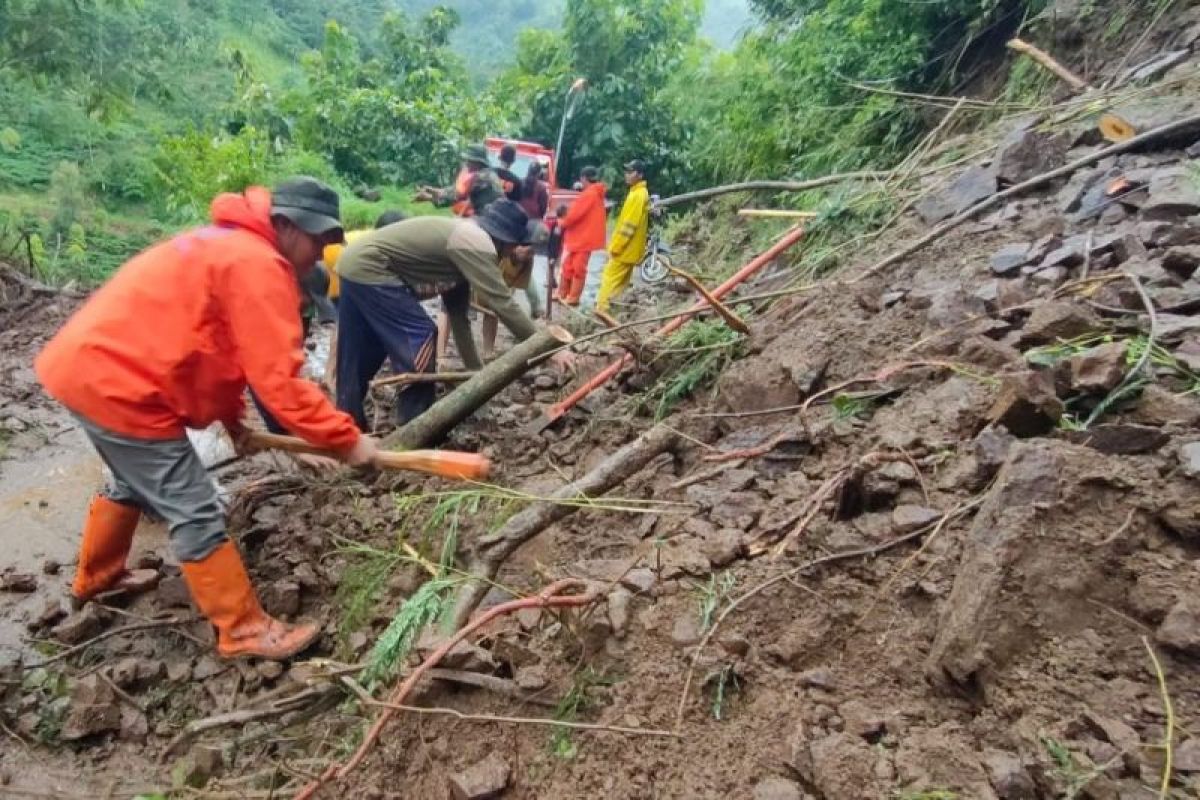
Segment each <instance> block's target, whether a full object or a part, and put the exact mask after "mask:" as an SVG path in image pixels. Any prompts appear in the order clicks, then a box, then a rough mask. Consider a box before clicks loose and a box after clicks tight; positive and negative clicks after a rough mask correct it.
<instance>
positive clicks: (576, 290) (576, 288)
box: [566, 273, 587, 306]
mask: <svg viewBox="0 0 1200 800" xmlns="http://www.w3.org/2000/svg"><path fill="white" fill-rule="evenodd" d="M586 284H587V273H584V274H583V275H576V276H575V277H574V278H572V279H571V293H570V294H568V295H567V299H566V303H567V305H569V306H577V305H579V301H580V300H582V299H583V287H584V286H585V285H586Z"/></svg>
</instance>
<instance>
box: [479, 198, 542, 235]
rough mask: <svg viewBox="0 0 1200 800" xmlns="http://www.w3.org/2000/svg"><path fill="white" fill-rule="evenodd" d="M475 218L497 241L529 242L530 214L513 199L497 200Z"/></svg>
mask: <svg viewBox="0 0 1200 800" xmlns="http://www.w3.org/2000/svg"><path fill="white" fill-rule="evenodd" d="M474 220H475V222H476V224H478V225H479V227H481V228H483V229H484V230H485V231H487V233H488V235H489V236H491V237H492V238H493V239H495V240H496V241H499V242H504V243H506V244H529V216H528V215H527V214H526V213H525V211H524V209H522V208H521V207H520V206H519V205H517V204H516V203H514V202H513V201H512V200H497V201H496V202H494V203H492V204H491V205H489V206H488V207H487V208H485V209H484V210H483V213H481V214H480V215H479V216H477V217H474Z"/></svg>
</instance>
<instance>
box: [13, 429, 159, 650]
mask: <svg viewBox="0 0 1200 800" xmlns="http://www.w3.org/2000/svg"><path fill="white" fill-rule="evenodd" d="M103 485H104V467H103V465H102V464H101V462H100V458H99V456H97V455H96V453H95V451H94V450H93V449H92V447H91V445H90V444H89V443H88V440H87V437H86V436H84V434H83V431H82V430H80V429H79V428H77V427H76V428H72V429H71V430H70V431H68V432H67V433H64V434H63V435H62V436H59V437H57V439H56V440H55V441H54V442H53V443H52V444H50V445H47V446H46V447H44V448H42V449H40V450H38V451H36V452H34V453H31V454H28V455H24V456H20V457H18V458H15V459H11V460H6V461H0V552H3V553H4V558H3V559H0V564H2V565H3V566H5V567H12V568H14V569H15V570H16V571H18V572H28V573H32V574H34V575H36V576H37V580H38V589H37V591H36V592H33V593H31V594H26V595H22V594H13V593H7V592H6V593H3V594H0V650H14V649H15V650H21V651H25V652H26V653H28V652H29V648H28V646H27V645H26V644H25V643H24V642H23V639H24V637H25V636H26V635H27V631H26V630H25V626H24V622H25V620H26V619H28V618H29V617H32V616H34V615H37V614H39V613H40V612H41V611H42V609H43V608H44V607H45V605H46V602H47V600H48V599H50V598H54V597H60V598H63V599H64V600H65V598H66V596H67V588H68V586H69V584H70V581H71V578H72V576H73V575H74V573H75V569H74V566H73V564H74V561H75V557H76V553H77V552H78V548H79V537H80V532H81V531H82V528H83V519H84V515H85V514H86V513H87V508H88V504H89V503H90V502H91V499H92V496H93V495H95V493H96V492H97V491H98V490H99V489H100V488H101V487H102V486H103ZM133 547H134V552H135V553H137V552H139V551H140V550H144V549H153V550H155V551H156V552H159V553H161V554H162V555H164V556H166V555H168V548H167V531H166V528H165V526H164V525H162V524H161V523H155V522H150V521H148V520H146V519H144V518H143V520H142V522H141V524H140V525H139V526H138V530H137V534H136V535H135V538H134V545H133ZM49 559H53V560H54V561H57V562H58V563H59V564H61V565H63V566H62V569H61V570H59V573H58V574H57V575H45V574H43V572H42V566H43V564H44V563H45V562H46V561H47V560H49Z"/></svg>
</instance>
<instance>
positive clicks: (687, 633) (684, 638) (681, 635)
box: [671, 610, 703, 647]
mask: <svg viewBox="0 0 1200 800" xmlns="http://www.w3.org/2000/svg"><path fill="white" fill-rule="evenodd" d="M702 636H703V634H702V632H701V630H700V620H698V619H697V618H696V613H695V612H694V611H691V610H688V611H685V612H684V613H683V614H680V615H679V616H678V617H676V618H675V624H674V625H672V626H671V641H672V642H673V643H674V644H675V645H676V646H677V647H691V646H692V645H694V644H696V643H697V642H699V641H700V638H701V637H702Z"/></svg>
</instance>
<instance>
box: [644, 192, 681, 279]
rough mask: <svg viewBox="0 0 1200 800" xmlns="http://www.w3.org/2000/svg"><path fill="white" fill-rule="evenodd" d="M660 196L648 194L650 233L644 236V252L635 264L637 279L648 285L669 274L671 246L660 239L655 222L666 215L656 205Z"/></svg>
mask: <svg viewBox="0 0 1200 800" xmlns="http://www.w3.org/2000/svg"><path fill="white" fill-rule="evenodd" d="M659 200H660V197H659V196H658V195H651V196H650V233H649V236H648V237H647V238H646V253H645V255H643V256H642V260H641V261H639V262H638V265H637V276H638V280H640V281H641V282H642V283H644V284H646V285H648V286H654V285H655V284H659V283H662V282H663V281H665V280H666V279H667V276H668V275H670V274H671V269H672V268H673V267H674V264H673V263H672V262H671V246H670V245H668V244H667V243H666V242H665V241H663V239H662V235H661V232H660V231H659V226H658V225H656V224H655V223H656V222H658V221H660V220H661V219H662V218H663V216H665V215H666V209H664V208H662V207H661V206H659V205H658V201H659Z"/></svg>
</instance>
